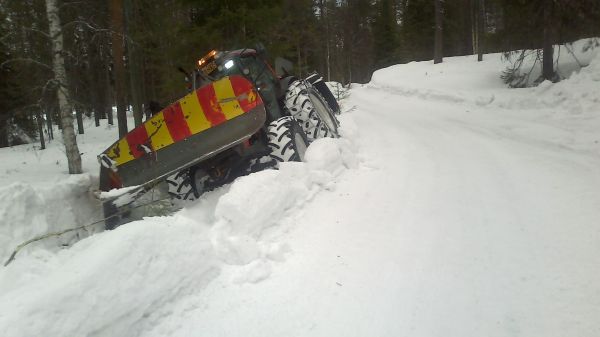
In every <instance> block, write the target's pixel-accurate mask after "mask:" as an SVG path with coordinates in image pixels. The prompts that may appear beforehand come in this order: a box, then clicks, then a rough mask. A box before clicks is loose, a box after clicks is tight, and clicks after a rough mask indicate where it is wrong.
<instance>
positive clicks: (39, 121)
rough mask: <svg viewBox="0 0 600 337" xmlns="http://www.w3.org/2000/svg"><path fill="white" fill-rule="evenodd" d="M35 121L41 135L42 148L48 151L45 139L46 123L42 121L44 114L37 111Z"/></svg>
mask: <svg viewBox="0 0 600 337" xmlns="http://www.w3.org/2000/svg"><path fill="white" fill-rule="evenodd" d="M35 120H36V122H37V127H38V134H39V135H40V147H41V149H42V150H44V149H46V140H45V139H44V121H43V120H42V113H41V112H40V110H37V112H36V113H35Z"/></svg>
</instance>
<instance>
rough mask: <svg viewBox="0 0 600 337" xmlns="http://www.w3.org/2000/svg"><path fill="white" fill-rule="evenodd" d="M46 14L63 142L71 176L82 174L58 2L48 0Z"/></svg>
mask: <svg viewBox="0 0 600 337" xmlns="http://www.w3.org/2000/svg"><path fill="white" fill-rule="evenodd" d="M46 14H47V16H48V25H49V33H50V37H51V38H52V54H53V58H52V69H53V71H54V81H55V85H56V88H57V96H58V106H59V109H60V122H61V125H62V135H63V142H64V144H65V150H66V154H67V163H68V166H69V173H70V174H78V173H81V172H82V169H81V156H80V154H79V147H78V146H77V139H76V138H75V129H74V127H73V112H72V111H71V107H70V105H69V102H68V99H67V95H68V86H67V83H66V81H67V76H66V71H65V61H64V58H63V56H62V52H63V35H62V31H61V25H60V17H59V15H58V4H57V0H46Z"/></svg>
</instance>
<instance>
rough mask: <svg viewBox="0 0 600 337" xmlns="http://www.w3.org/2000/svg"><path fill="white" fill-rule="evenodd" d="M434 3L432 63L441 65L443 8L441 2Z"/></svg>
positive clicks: (440, 0) (437, 0) (436, 0)
mask: <svg viewBox="0 0 600 337" xmlns="http://www.w3.org/2000/svg"><path fill="white" fill-rule="evenodd" d="M434 1H435V42H434V51H433V63H434V64H437V63H442V61H443V46H442V44H443V38H442V26H443V15H444V13H443V10H444V9H443V8H442V0H434Z"/></svg>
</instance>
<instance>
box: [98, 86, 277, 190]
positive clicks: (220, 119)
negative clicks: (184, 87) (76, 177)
mask: <svg viewBox="0 0 600 337" xmlns="http://www.w3.org/2000/svg"><path fill="white" fill-rule="evenodd" d="M265 119H266V111H265V107H264V104H263V102H262V100H261V98H260V96H259V95H258V93H257V92H256V90H255V89H254V86H253V85H252V83H250V82H249V81H248V80H246V79H245V78H244V77H242V76H230V77H225V78H223V79H220V80H218V81H215V82H212V83H210V84H208V85H205V86H203V87H201V88H199V89H197V90H196V91H194V92H191V93H190V94H188V95H186V96H185V97H183V98H181V99H180V100H178V101H177V102H175V103H173V104H171V105H169V106H168V107H166V108H165V109H163V110H162V111H160V112H159V113H157V114H155V115H154V116H153V117H152V118H150V119H149V120H147V121H146V122H144V123H143V124H142V125H140V126H138V127H136V128H135V129H133V130H131V131H130V132H129V133H128V134H127V135H126V136H125V137H123V138H121V139H120V140H118V141H117V142H115V143H114V144H113V145H111V146H110V147H109V148H108V149H106V150H105V151H104V152H103V153H102V154H100V155H99V156H98V160H99V161H100V164H101V165H100V186H99V187H100V190H101V191H109V190H111V189H114V188H123V187H129V186H139V187H140V188H141V189H143V188H144V187H146V188H147V187H150V186H153V185H155V184H156V183H158V182H159V181H161V180H162V179H164V178H166V177H167V176H169V175H171V174H173V173H176V172H178V171H180V170H182V169H185V168H188V167H190V166H192V165H194V164H196V163H198V162H200V161H202V160H205V159H207V158H210V157H211V156H213V155H215V154H217V153H219V152H221V151H223V150H226V149H228V148H230V147H233V146H235V145H238V144H240V143H241V142H243V141H245V140H246V139H248V138H249V137H250V136H252V135H253V134H255V133H256V132H257V131H258V130H260V128H261V127H262V126H263V124H264V123H265Z"/></svg>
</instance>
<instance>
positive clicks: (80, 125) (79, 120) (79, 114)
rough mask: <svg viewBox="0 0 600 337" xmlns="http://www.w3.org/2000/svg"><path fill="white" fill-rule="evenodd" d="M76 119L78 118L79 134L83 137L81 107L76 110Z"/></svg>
mask: <svg viewBox="0 0 600 337" xmlns="http://www.w3.org/2000/svg"><path fill="white" fill-rule="evenodd" d="M75 117H76V118H77V132H78V133H79V134H80V135H83V111H82V110H81V107H80V106H78V107H77V108H75Z"/></svg>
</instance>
